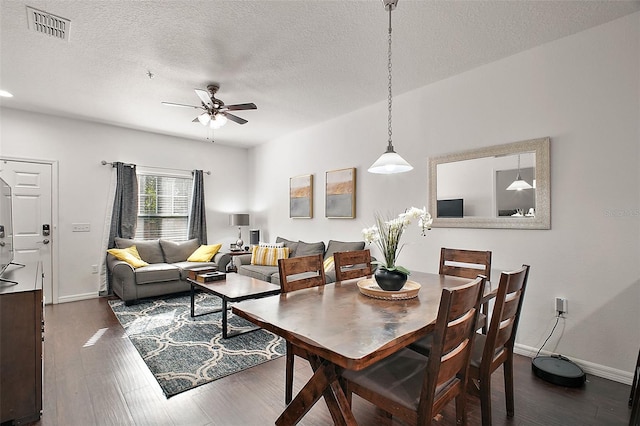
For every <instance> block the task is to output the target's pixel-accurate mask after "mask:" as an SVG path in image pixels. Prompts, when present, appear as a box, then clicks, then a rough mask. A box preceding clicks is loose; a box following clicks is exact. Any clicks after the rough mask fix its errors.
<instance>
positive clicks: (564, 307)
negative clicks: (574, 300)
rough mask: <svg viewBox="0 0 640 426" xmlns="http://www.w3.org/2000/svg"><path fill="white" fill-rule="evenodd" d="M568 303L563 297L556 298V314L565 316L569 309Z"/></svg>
mask: <svg viewBox="0 0 640 426" xmlns="http://www.w3.org/2000/svg"><path fill="white" fill-rule="evenodd" d="M568 305H569V302H568V301H567V299H565V298H564V297H556V304H555V308H556V314H558V315H562V314H566V313H567V311H568V308H569V306H568Z"/></svg>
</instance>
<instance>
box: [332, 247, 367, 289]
mask: <svg viewBox="0 0 640 426" xmlns="http://www.w3.org/2000/svg"><path fill="white" fill-rule="evenodd" d="M333 262H334V264H335V268H336V281H344V280H350V279H352V278H359V277H366V276H369V275H371V274H372V273H373V270H372V268H371V252H370V251H369V250H354V251H342V252H336V253H334V254H333Z"/></svg>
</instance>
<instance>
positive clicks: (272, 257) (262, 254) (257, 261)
mask: <svg viewBox="0 0 640 426" xmlns="http://www.w3.org/2000/svg"><path fill="white" fill-rule="evenodd" d="M288 257H289V247H278V248H271V247H259V246H254V247H253V250H252V251H251V264H252V265H263V266H278V260H280V259H286V258H288Z"/></svg>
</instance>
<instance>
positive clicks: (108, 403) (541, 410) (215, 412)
mask: <svg viewBox="0 0 640 426" xmlns="http://www.w3.org/2000/svg"><path fill="white" fill-rule="evenodd" d="M44 357H45V366H44V397H43V406H44V409H43V411H44V413H43V416H42V419H41V420H40V421H39V422H38V423H36V424H37V425H42V426H50V425H51V426H54V425H55V426H75V425H78V426H87V425H270V424H274V421H275V419H276V418H277V417H278V415H279V414H280V413H281V411H282V410H283V409H284V357H282V358H279V359H278V360H274V361H271V362H267V363H265V364H262V365H259V366H257V367H254V368H251V369H249V370H245V371H243V372H240V373H237V374H234V375H231V376H228V377H226V378H223V379H220V380H217V381H214V382H212V383H209V384H206V385H203V386H200V387H198V388H196V389H192V390H190V391H187V392H184V393H182V394H179V395H176V396H174V397H172V398H170V399H166V398H165V397H164V395H163V393H162V391H161V389H160V387H159V386H158V384H157V383H156V381H155V379H154V378H153V376H152V375H151V373H150V372H149V370H148V369H147V367H146V366H145V364H144V362H143V361H142V359H141V358H140V356H139V355H138V352H137V351H136V349H135V348H134V347H133V345H132V344H131V343H130V342H129V339H127V338H126V336H125V334H124V330H123V329H122V327H121V326H120V324H119V323H118V321H117V320H116V319H115V317H114V315H113V313H112V312H111V309H110V308H109V306H108V304H107V301H106V299H104V298H101V299H93V300H87V301H82V302H74V303H65V304H59V305H55V306H47V307H46V309H45V348H44ZM296 368H297V370H296V374H295V389H296V390H298V389H300V386H302V385H303V384H304V382H305V381H306V380H307V378H308V377H309V375H310V371H311V370H310V368H309V367H308V365H307V364H306V362H305V361H303V360H296ZM587 380H588V382H587V384H586V386H585V387H584V388H580V389H572V388H563V387H560V386H555V385H552V384H549V383H546V382H544V381H542V380H540V379H538V378H536V377H535V376H534V375H533V374H532V373H531V364H530V360H529V359H528V358H525V357H521V356H517V358H516V362H515V388H516V389H515V393H516V415H515V417H514V418H513V419H508V418H507V417H506V415H505V408H504V405H505V404H504V394H503V385H502V372H501V371H500V370H498V371H496V373H495V374H494V375H493V381H492V386H493V398H492V402H493V424H494V425H497V426H502V425H509V426H519V425H523V426H524V425H541V426H554V425H557V426H567V425H598V426H601V425H627V424H628V422H629V416H630V410H629V408H628V407H627V401H628V398H629V391H630V386H626V385H623V384H620V383H616V382H612V381H610V380H605V379H601V378H599V377H594V376H589V377H588V379H587ZM353 404H354V407H353V410H354V414H355V417H356V419H357V420H358V422H359V424H361V425H399V424H401V423H400V422H399V421H397V420H393V419H387V418H385V417H384V416H383V415H381V413H380V412H379V411H378V410H377V409H376V408H375V407H374V406H372V405H370V404H369V403H367V402H366V401H364V400H362V399H360V398H359V397H357V396H354V402H353ZM467 407H468V414H469V417H468V418H469V424H470V425H479V424H480V403H479V401H478V400H477V399H476V398H474V397H469V399H468V404H467ZM442 414H443V418H442V419H441V420H440V421H439V422H438V423H437V424H438V425H443V426H448V425H455V410H454V406H453V404H450V405H449V406H448V407H447V408H446V410H445V411H444V412H443V413H442ZM300 424H302V425H328V424H331V417H330V415H329V412H328V410H327V408H326V406H325V405H324V402H323V401H319V402H318V403H317V404H316V405H315V406H314V407H313V408H312V409H311V411H310V412H309V413H308V414H307V416H306V417H305V418H304V419H303V421H302V422H301V423H300Z"/></svg>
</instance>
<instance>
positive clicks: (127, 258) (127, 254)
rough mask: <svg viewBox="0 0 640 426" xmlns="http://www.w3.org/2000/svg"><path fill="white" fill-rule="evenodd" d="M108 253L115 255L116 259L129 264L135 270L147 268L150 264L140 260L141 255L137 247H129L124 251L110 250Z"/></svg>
mask: <svg viewBox="0 0 640 426" xmlns="http://www.w3.org/2000/svg"><path fill="white" fill-rule="evenodd" d="M107 253H109V254H111V255H113V256H114V257H115V258H116V259H118V260H122V261H124V262H127V263H128V264H129V265H131V266H132V267H134V268H140V267H141V266H147V265H148V263H147V262H145V261H144V260H142V259H140V254H138V250H137V249H136V246H131V247H127V248H124V249H116V248H113V249H109V250H107Z"/></svg>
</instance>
